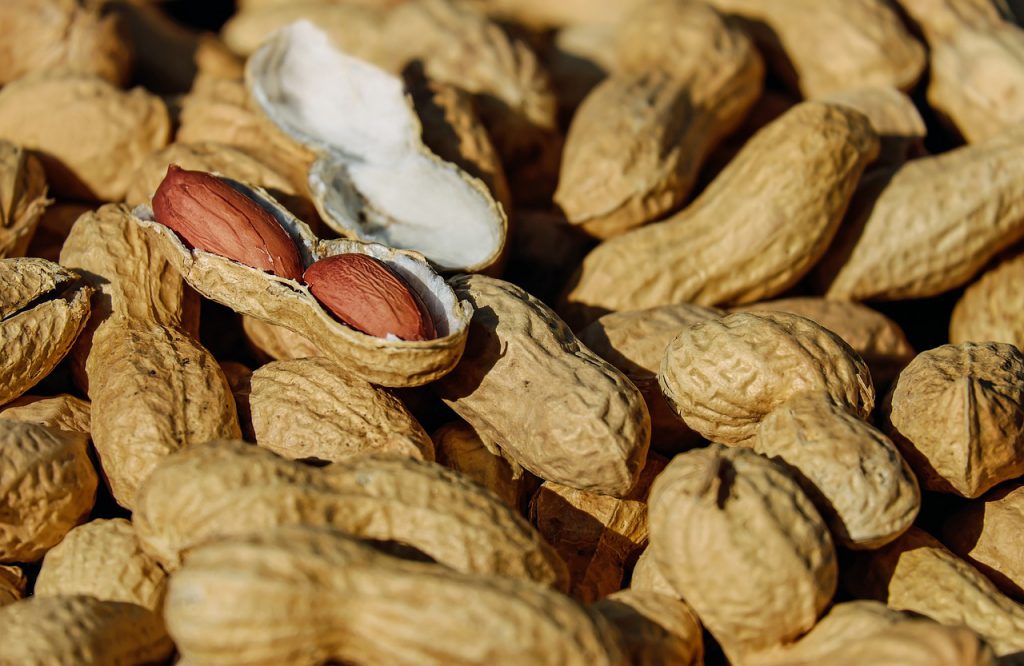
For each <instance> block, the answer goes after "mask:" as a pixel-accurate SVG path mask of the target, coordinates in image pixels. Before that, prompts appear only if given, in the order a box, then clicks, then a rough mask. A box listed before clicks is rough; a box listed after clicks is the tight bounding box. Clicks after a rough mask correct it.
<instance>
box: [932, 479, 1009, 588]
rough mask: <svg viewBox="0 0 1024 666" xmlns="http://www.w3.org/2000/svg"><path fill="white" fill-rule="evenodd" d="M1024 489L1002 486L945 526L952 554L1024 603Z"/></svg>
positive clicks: (944, 533)
mask: <svg viewBox="0 0 1024 666" xmlns="http://www.w3.org/2000/svg"><path fill="white" fill-rule="evenodd" d="M1022 528H1024V485H1021V484H1020V483H1012V484H1006V485H1003V486H1000V487H998V488H995V489H993V490H992V491H991V492H989V493H987V494H985V495H984V496H982V497H981V498H979V499H977V500H975V501H974V502H971V503H970V504H968V505H967V506H965V507H963V508H962V509H960V510H959V511H957V512H956V513H954V514H953V515H952V516H950V518H949V519H948V520H946V522H945V523H944V524H943V526H942V541H943V543H945V544H946V545H947V546H948V547H949V548H950V550H952V551H953V552H955V553H956V554H957V555H959V556H960V557H963V558H964V559H966V560H967V561H968V562H970V563H971V564H973V565H974V566H976V567H977V568H978V570H979V571H981V572H982V573H984V574H985V575H986V576H987V577H988V578H989V580H991V581H992V582H993V583H995V584H996V585H997V586H998V587H999V589H1001V590H1002V591H1003V592H1005V593H1006V594H1008V595H1010V596H1012V597H1014V598H1015V599H1017V600H1024V547H1022V539H1024V529H1022Z"/></svg>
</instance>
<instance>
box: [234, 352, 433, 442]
mask: <svg viewBox="0 0 1024 666" xmlns="http://www.w3.org/2000/svg"><path fill="white" fill-rule="evenodd" d="M249 401H250V403H249V404H250V409H251V410H252V423H253V430H254V432H255V435H256V442H257V443H258V444H259V445H260V446H262V447H264V448H267V449H270V450H271V451H273V452H274V453H276V454H278V455H280V456H284V457H285V458H292V459H300V460H313V461H325V462H338V461H341V460H345V459H347V458H349V457H352V456H359V455H364V454H367V453H390V454H394V455H400V456H409V457H411V458H418V459H421V460H433V459H434V446H433V443H432V442H431V441H430V437H428V436H427V433H426V432H425V431H424V430H423V427H422V426H421V425H420V424H419V423H418V422H417V421H416V419H415V418H414V417H413V416H412V415H411V414H410V413H409V411H408V410H407V409H406V408H405V405H403V404H402V402H401V401H400V400H399V399H398V398H396V397H394V396H393V395H391V394H390V393H388V392H387V391H385V390H383V389H379V388H377V387H375V386H373V385H371V384H369V383H367V382H365V381H363V380H361V379H359V378H357V377H353V376H351V375H350V374H348V372H346V370H345V369H344V368H343V367H342V366H340V365H338V364H336V363H334V362H332V361H329V360H327V359H325V358H307V359H298V360H294V361H277V362H275V363H269V364H267V365H265V366H263V367H261V368H260V369H258V370H257V371H256V372H254V373H253V375H252V380H251V390H250V396H249Z"/></svg>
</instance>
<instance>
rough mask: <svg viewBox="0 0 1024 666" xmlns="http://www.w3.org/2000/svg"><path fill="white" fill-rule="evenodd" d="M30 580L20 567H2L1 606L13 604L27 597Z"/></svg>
mask: <svg viewBox="0 0 1024 666" xmlns="http://www.w3.org/2000/svg"><path fill="white" fill-rule="evenodd" d="M27 586H28V578H27V577H26V576H25V572H24V571H22V570H21V569H20V568H19V567H16V566H13V565H10V564H2V565H0V606H6V605H8V604H13V603H14V602H15V601H18V600H19V599H21V598H22V597H24V596H25V588H26V587H27Z"/></svg>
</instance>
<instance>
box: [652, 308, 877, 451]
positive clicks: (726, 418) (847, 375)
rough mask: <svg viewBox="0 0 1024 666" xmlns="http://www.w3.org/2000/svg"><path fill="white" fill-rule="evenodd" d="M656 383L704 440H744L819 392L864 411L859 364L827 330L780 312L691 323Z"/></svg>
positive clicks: (870, 400) (867, 407) (866, 380)
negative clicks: (783, 409) (796, 399)
mask: <svg viewBox="0 0 1024 666" xmlns="http://www.w3.org/2000/svg"><path fill="white" fill-rule="evenodd" d="M659 381H660V383H661V387H662V390H663V391H664V392H665V396H666V397H667V398H668V400H669V402H670V403H671V404H672V405H673V406H674V407H675V408H676V411H677V412H678V413H679V415H680V416H682V417H683V420H684V421H686V424H687V425H688V426H690V427H691V428H693V429H694V430H695V431H697V432H698V433H700V434H701V435H703V436H704V437H705V438H707V439H708V440H710V441H713V442H721V443H723V444H746V443H749V442H751V441H752V440H753V438H754V437H755V435H756V434H757V427H758V424H759V423H760V422H761V420H762V419H763V418H764V417H765V416H767V415H768V414H769V413H771V412H772V411H774V410H775V409H776V408H778V407H779V406H780V405H782V404H783V403H785V402H786V401H788V400H789V399H790V398H792V397H793V396H795V395H797V394H799V393H803V392H807V391H814V392H824V393H826V394H828V396H830V398H831V399H832V400H834V401H835V402H836V404H838V405H840V406H841V407H842V408H843V409H846V410H848V411H850V412H851V413H852V414H855V415H857V416H861V417H866V416H867V415H868V414H870V413H871V408H872V407H873V406H874V403H875V393H874V390H873V388H872V385H871V377H870V375H869V374H868V370H867V367H866V366H865V365H864V362H863V361H862V360H861V359H860V357H858V356H857V354H856V353H855V352H854V351H853V350H852V349H850V347H849V346H848V345H847V344H846V343H845V342H843V341H842V340H841V339H839V337H838V336H836V335H835V334H834V333H832V332H830V331H828V330H826V329H824V328H822V327H820V326H818V325H817V324H815V323H814V322H813V321H811V320H809V319H805V318H804V317H800V316H799V315H793V314H788V313H783V312H762V313H757V314H755V313H748V312H738V313H734V314H731V315H728V316H726V317H722V318H721V319H714V320H709V321H704V322H700V323H697V324H694V325H693V326H691V327H690V328H688V329H686V330H684V331H683V332H682V333H680V334H679V336H678V337H676V339H675V340H673V341H672V344H670V345H669V347H668V349H667V351H666V353H665V358H664V361H663V363H662V367H661V372H660V374H659Z"/></svg>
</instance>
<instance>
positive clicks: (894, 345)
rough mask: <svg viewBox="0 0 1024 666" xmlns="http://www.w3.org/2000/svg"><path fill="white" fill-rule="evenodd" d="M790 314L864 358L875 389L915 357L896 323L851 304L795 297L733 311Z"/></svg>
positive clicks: (879, 314)
mask: <svg viewBox="0 0 1024 666" xmlns="http://www.w3.org/2000/svg"><path fill="white" fill-rule="evenodd" d="M772 310H774V311H779V312H789V313H792V314H796V315H800V316H801V317H807V318H808V319H810V320H812V321H814V322H816V323H818V324H820V325H821V326H822V328H827V329H828V330H830V331H832V332H833V333H835V334H836V335H838V336H839V337H840V338H842V339H843V341H844V342H846V344H848V345H850V347H851V348H852V349H853V350H854V351H855V352H857V354H858V355H859V356H860V357H861V358H862V359H864V362H865V363H866V364H867V366H868V369H869V370H870V371H871V379H872V381H873V382H874V383H875V385H876V386H879V387H881V386H886V385H888V384H889V382H891V381H892V380H893V379H895V378H896V375H898V374H899V373H900V370H902V369H903V368H904V367H906V365H907V364H908V363H910V361H911V360H913V358H914V356H915V352H914V348H913V347H912V346H911V345H910V342H909V341H908V340H907V336H906V335H905V334H904V333H903V329H901V328H900V326H899V324H897V323H896V322H894V321H893V320H892V319H889V318H888V317H886V316H885V315H884V314H882V313H881V312H878V311H876V310H872V309H871V308H869V307H867V306H866V305H862V304H860V303H854V302H852V301H830V300H827V299H824V298H817V297H813V296H795V297H793V298H780V299H778V300H775V301H762V302H760V303H754V304H751V305H743V306H740V307H738V308H735V311H737V312H762V311H772Z"/></svg>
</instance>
